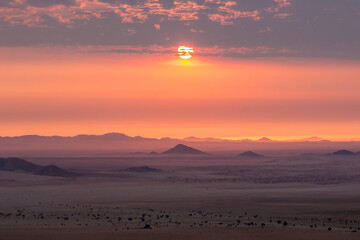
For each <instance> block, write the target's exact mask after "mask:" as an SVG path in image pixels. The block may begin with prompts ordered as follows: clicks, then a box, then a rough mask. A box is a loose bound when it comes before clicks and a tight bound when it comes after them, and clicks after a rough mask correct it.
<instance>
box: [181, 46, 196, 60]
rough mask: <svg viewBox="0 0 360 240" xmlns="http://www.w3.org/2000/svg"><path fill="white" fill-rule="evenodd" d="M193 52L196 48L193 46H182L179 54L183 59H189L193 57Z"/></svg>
mask: <svg viewBox="0 0 360 240" xmlns="http://www.w3.org/2000/svg"><path fill="white" fill-rule="evenodd" d="M192 53H194V49H193V48H192V47H187V46H180V47H179V48H178V54H179V57H180V58H181V59H184V60H189V59H190V58H192V55H191V54H192Z"/></svg>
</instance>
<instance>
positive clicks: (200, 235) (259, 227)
mask: <svg viewBox="0 0 360 240" xmlns="http://www.w3.org/2000/svg"><path fill="white" fill-rule="evenodd" d="M27 160H29V161H31V162H33V163H36V164H39V165H48V164H56V165H58V166H59V167H62V168H65V169H67V170H69V171H72V172H76V173H77V175H76V177H54V176H39V175H34V174H31V173H26V172H22V171H0V196H1V198H0V220H1V221H0V222H1V223H0V236H1V239H50V238H51V239H65V238H66V239H119V237H121V239H165V238H166V239H220V238H221V239H239V238H242V239H289V238H292V239H358V238H359V236H360V235H359V232H360V171H359V170H360V157H359V156H333V155H301V156H296V157H263V158H256V159H254V158H235V157H222V156H200V157H190V156H148V155H146V156H143V155H132V156H117V157H78V158H31V159H27ZM145 166H146V167H145Z"/></svg>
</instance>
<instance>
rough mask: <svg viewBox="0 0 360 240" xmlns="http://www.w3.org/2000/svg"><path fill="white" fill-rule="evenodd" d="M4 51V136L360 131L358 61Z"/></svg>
mask: <svg viewBox="0 0 360 240" xmlns="http://www.w3.org/2000/svg"><path fill="white" fill-rule="evenodd" d="M3 53H4V54H2V55H1V56H0V62H1V63H2V64H0V79H3V80H2V86H1V89H0V96H1V97H0V100H1V102H2V103H3V104H1V105H0V115H1V116H2V117H1V119H0V135H2V136H5V135H12V136H13V135H26V134H39V135H75V134H77V133H89V134H103V133H104V132H123V133H125V134H129V135H141V136H148V137H176V136H182V137H187V136H197V137H217V136H220V137H221V136H228V137H233V138H236V137H240V138H242V136H250V137H251V136H254V137H257V136H266V137H267V136H269V137H270V138H271V136H279V137H281V136H293V137H291V138H292V139H294V138H298V137H297V136H304V135H306V136H320V137H321V136H324V138H325V137H326V136H332V139H338V138H341V139H343V138H344V137H343V136H345V137H346V136H349V137H351V138H358V137H356V133H360V120H358V119H360V112H359V111H355V109H358V107H359V103H360V95H359V94H358V89H360V82H359V81H358V79H359V76H360V68H359V62H357V61H340V60H333V61H330V60H321V59H320V60H319V59H316V60H314V59H306V61H305V60H302V59H300V60H299V59H297V60H295V59H286V60H284V59H233V58H221V57H204V56H199V57H196V58H192V59H191V61H186V60H180V59H179V57H178V56H177V55H176V54H167V55H150V54H144V55H140V54H121V55H119V54H114V53H95V54H94V53H86V52H85V53H77V54H72V52H70V51H69V52H66V51H57V50H56V51H54V52H51V51H50V50H49V49H44V52H41V51H39V49H38V48H33V49H25V48H19V49H18V52H17V49H16V48H11V49H10V50H9V51H8V52H6V51H3ZM9 57H10V59H11V60H10V61H9ZM139 66H141V70H139ZM328 106H331V107H328ZM288 138H290V137H288ZM346 138H347V137H346Z"/></svg>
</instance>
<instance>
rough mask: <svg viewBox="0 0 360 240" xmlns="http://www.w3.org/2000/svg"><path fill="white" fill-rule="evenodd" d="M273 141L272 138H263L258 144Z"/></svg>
mask: <svg viewBox="0 0 360 240" xmlns="http://www.w3.org/2000/svg"><path fill="white" fill-rule="evenodd" d="M272 141H273V140H271V139H270V138H267V137H263V138H260V139H258V140H256V142H263V143H267V142H272Z"/></svg>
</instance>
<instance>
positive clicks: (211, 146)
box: [0, 133, 360, 157]
mask: <svg viewBox="0 0 360 240" xmlns="http://www.w3.org/2000/svg"><path fill="white" fill-rule="evenodd" d="M177 144H183V145H188V144H190V145H191V146H192V147H193V148H196V149H202V150H203V151H204V152H211V153H216V152H225V151H231V152H235V151H237V150H238V149H253V150H254V151H262V152H268V151H274V150H276V151H284V150H289V151H291V152H293V151H297V152H298V153H301V152H312V151H316V152H320V151H322V152H323V153H325V152H330V151H331V150H333V149H352V150H357V151H359V150H358V149H360V141H347V142H346V141H345V142H331V141H327V140H321V138H318V137H311V138H307V139H301V140H289V141H279V140H273V139H270V138H266V137H263V138H260V139H257V140H252V139H239V140H232V139H221V138H212V137H210V138H197V137H189V138H184V139H180V138H168V137H165V138H147V137H141V136H135V137H131V136H128V135H126V134H123V133H107V134H104V135H87V134H82V135H77V136H74V137H62V136H39V135H25V136H17V137H0V157H5V156H9V155H16V156H19V155H23V156H29V157H40V156H41V157H49V156H57V157H59V156H77V155H79V156H89V155H91V156H94V155H103V154H107V155H119V154H134V153H142V154H149V153H150V152H152V154H151V155H153V156H154V155H155V153H161V152H163V151H164V150H165V149H169V148H171V147H173V146H175V145H177Z"/></svg>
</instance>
